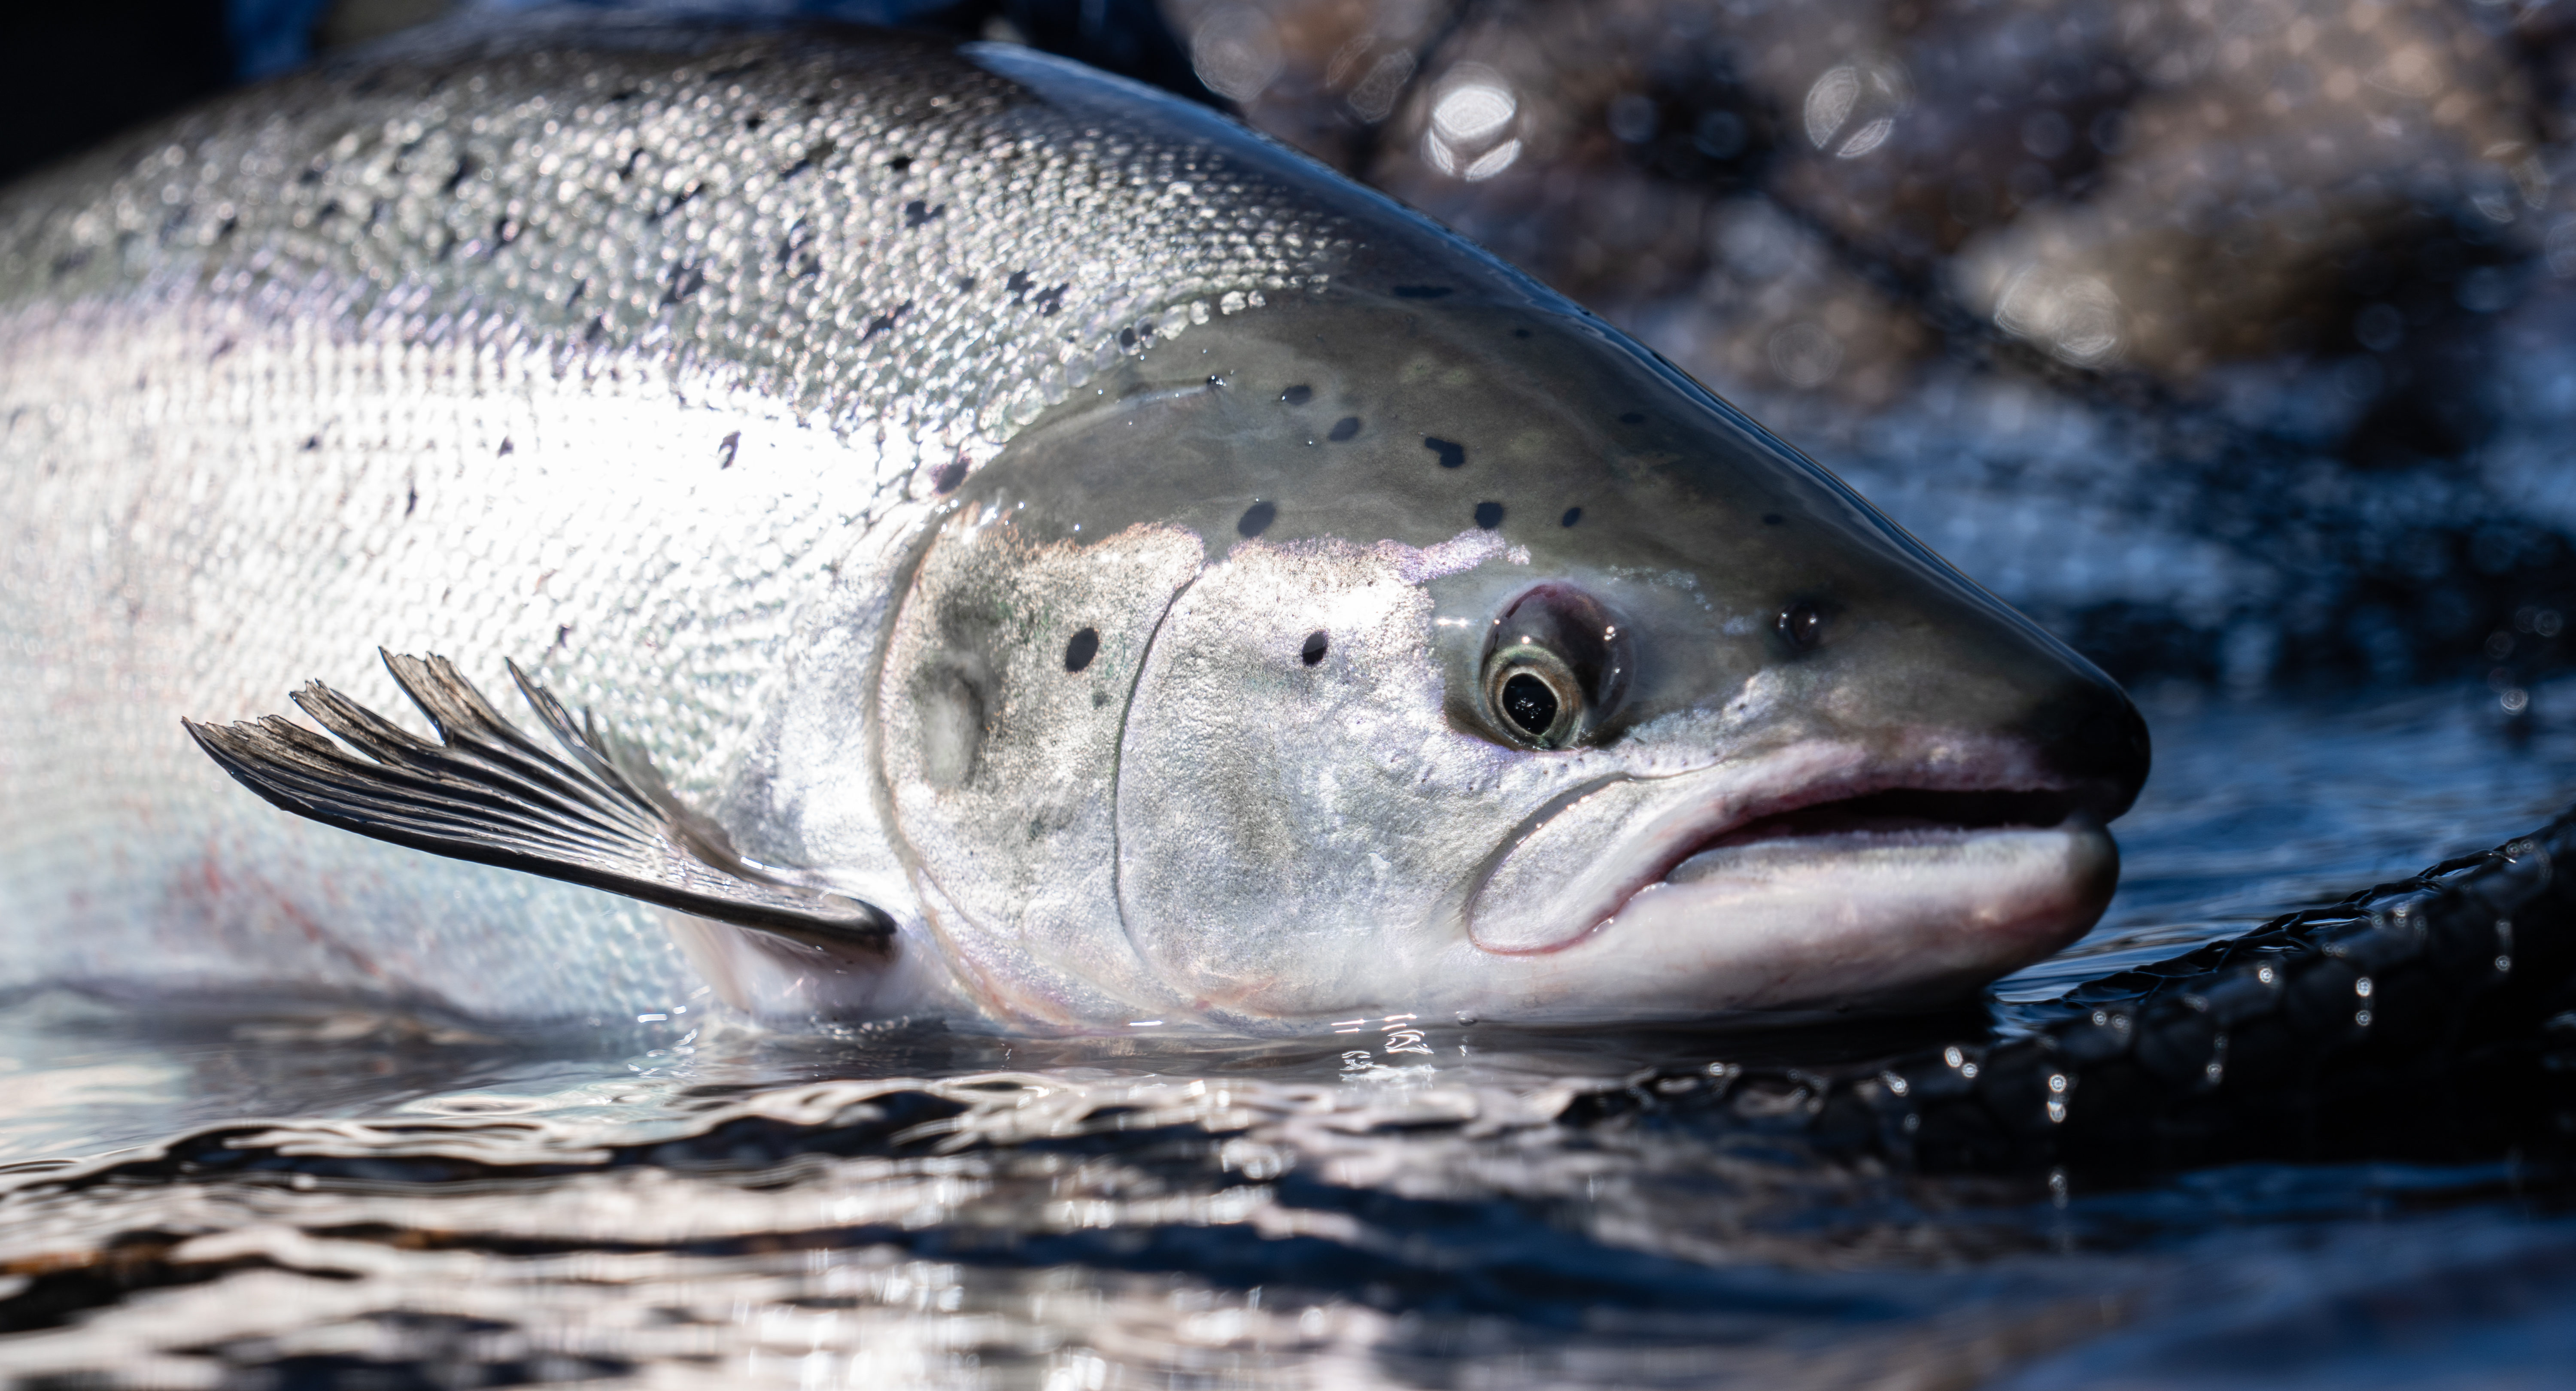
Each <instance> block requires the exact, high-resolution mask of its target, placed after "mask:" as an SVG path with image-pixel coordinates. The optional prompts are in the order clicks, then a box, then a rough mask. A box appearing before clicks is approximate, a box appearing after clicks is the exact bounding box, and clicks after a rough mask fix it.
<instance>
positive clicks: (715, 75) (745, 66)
mask: <svg viewBox="0 0 2576 1391" xmlns="http://www.w3.org/2000/svg"><path fill="white" fill-rule="evenodd" d="M759 66H760V60H759V59H758V58H745V59H744V60H742V61H741V62H739V63H736V64H734V65H733V66H732V67H729V68H710V69H708V71H707V80H708V81H709V82H722V81H724V80H725V79H726V78H728V77H740V76H742V75H743V74H744V73H747V72H749V71H751V70H752V69H754V68H756V67H759Z"/></svg>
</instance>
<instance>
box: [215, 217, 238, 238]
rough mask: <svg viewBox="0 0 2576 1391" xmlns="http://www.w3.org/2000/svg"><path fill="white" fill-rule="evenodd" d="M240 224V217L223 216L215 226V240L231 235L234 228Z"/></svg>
mask: <svg viewBox="0 0 2576 1391" xmlns="http://www.w3.org/2000/svg"><path fill="white" fill-rule="evenodd" d="M240 226H241V219H240V218H238V217H227V218H225V219H224V220H223V222H222V223H221V224H220V225H218V226H217V227H216V228H215V240H217V241H222V240H223V239H225V238H226V237H229V236H231V235H232V234H233V232H234V230H235V229H236V228H238V227H240Z"/></svg>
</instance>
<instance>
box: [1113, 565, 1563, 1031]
mask: <svg viewBox="0 0 2576 1391" xmlns="http://www.w3.org/2000/svg"><path fill="white" fill-rule="evenodd" d="M1396 549H1400V548H1396ZM1401 565H1402V562H1401V561H1400V560H1399V559H1397V558H1396V557H1395V556H1394V555H1392V554H1391V553H1390V550H1389V549H1385V548H1377V547H1370V548H1362V547H1359V546H1356V545H1352V544H1349V543H1346V542H1339V541H1316V540H1308V541H1300V542H1296V543H1293V544H1272V543H1268V542H1261V541H1252V542H1246V543H1244V544H1241V545H1237V546H1236V547H1234V549H1233V550H1232V551H1231V552H1229V553H1228V555H1227V557H1226V559H1224V560H1223V561H1221V562H1219V563H1217V564H1215V565H1212V566H1210V567H1208V570H1207V572H1206V574H1205V575H1203V576H1202V577H1201V578H1200V579H1199V581H1198V582H1197V583H1196V584H1194V585H1192V586H1191V587H1190V588H1189V590H1188V591H1187V592H1186V593H1184V594H1183V595H1182V596H1181V597H1180V598H1179V599H1178V600H1177V601H1176V602H1174V604H1173V605H1172V610H1171V613H1170V615H1169V616H1168V617H1167V618H1166V619H1165V620H1164V622H1163V626H1162V630H1161V631H1160V632H1159V633H1158V634H1157V635H1156V636H1155V638H1154V644H1153V649H1152V651H1151V652H1150V653H1149V654H1148V655H1147V657H1146V664H1145V670H1144V673H1143V675H1142V676H1141V677H1140V678H1139V679H1138V681H1137V687H1136V698H1135V704H1134V706H1133V708H1132V710H1131V711H1130V713H1129V716H1128V720H1127V729H1126V734H1125V737H1124V741H1123V743H1122V745H1121V752H1120V758H1119V762H1120V769H1119V779H1118V830H1119V834H1118V866H1119V875H1118V894H1119V906H1120V910H1121V913H1122V915H1123V916H1124V918H1125V920H1126V924H1127V931H1128V933H1129V935H1130V938H1131V940H1132V941H1133V942H1134V943H1135V947H1136V950H1137V951H1138V952H1139V953H1141V954H1142V956H1143V957H1144V958H1145V960H1146V961H1147V962H1149V963H1150V964H1151V965H1152V967H1153V968H1154V969H1155V970H1156V971H1157V972H1158V973H1159V974H1160V975H1161V976H1162V978H1163V979H1165V980H1166V981H1168V982H1169V983H1170V985H1171V987H1172V988H1173V989H1175V990H1178V991H1180V992H1183V993H1184V994H1185V995H1186V996H1187V997H1189V998H1190V1000H1191V1001H1192V1002H1193V1003H1194V1004H1197V1005H1199V1006H1200V1007H1202V1008H1205V1009H1207V1010H1209V1011H1210V1012H1211V1013H1213V1014H1215V1015H1217V1016H1219V1017H1224V1016H1227V1015H1235V1016H1244V1017H1256V1018H1272V1019H1279V1018H1296V1017H1301V1016H1313V1015H1317V1014H1329V1013H1330V1012H1333V1011H1339V1010H1343V1009H1345V1008H1359V1007H1362V1006H1366V1005H1374V1004H1379V1003H1384V1004H1387V1005H1388V1007H1389V1008H1401V1007H1403V1002H1404V1001H1407V1000H1418V999H1419V998H1421V997H1422V992H1423V991H1424V990H1426V989H1429V988H1433V987H1435V986H1436V985H1437V984H1438V983H1437V982H1432V981H1427V980H1425V979H1423V978H1421V977H1419V976H1418V975H1417V974H1416V971H1417V966H1416V964H1415V963H1419V962H1423V961H1427V960H1430V959H1431V958H1432V955H1433V953H1434V952H1436V950H1437V946H1438V943H1439V942H1442V941H1445V940H1447V938H1445V937H1443V936H1442V935H1441V934H1442V930H1443V929H1442V927H1441V924H1442V923H1443V922H1444V921H1445V920H1444V919H1442V918H1441V916H1440V911H1439V910H1440V905H1441V903H1442V900H1443V896H1444V895H1445V894H1446V893H1447V892H1448V891H1449V890H1450V888H1451V886H1452V885H1454V884H1456V883H1458V882H1460V881H1461V880H1462V878H1463V877H1464V876H1465V875H1466V874H1467V873H1468V872H1469V871H1470V870H1471V869H1472V868H1473V866H1475V865H1476V864H1478V863H1480V862H1481V860H1482V858H1483V857H1484V856H1485V855H1486V854H1488V853H1489V852H1490V849H1491V847H1492V846H1493V845H1495V844H1497V843H1499V841H1500V840H1501V839H1502V838H1503V837H1504V836H1506V835H1508V834H1509V831H1510V826H1511V824H1512V822H1511V817H1510V816H1509V815H1506V814H1504V813H1503V812H1502V811H1501V810H1499V809H1498V808H1500V806H1501V802H1500V801H1499V800H1498V799H1497V798H1495V797H1494V796H1493V795H1492V792H1491V788H1492V782H1493V777H1494V772H1495V768H1496V766H1497V765H1498V764H1499V763H1501V762H1502V761H1504V760H1507V759H1509V758H1511V757H1513V755H1511V754H1509V753H1508V752H1507V751H1505V750H1502V749H1499V748H1497V747H1495V746H1494V745H1492V744H1490V743H1487V742H1484V741H1480V740H1475V739H1471V738H1469V737H1467V736H1463V735H1460V734H1457V733H1456V732H1454V731H1453V730H1451V729H1450V728H1449V725H1448V721H1447V718H1446V716H1445V714H1444V711H1443V694H1442V693H1443V686H1444V684H1445V683H1444V682H1443V681H1442V679H1441V673H1440V670H1439V668H1438V666H1437V665H1436V664H1435V662H1434V660H1433V658H1432V655H1431V648H1432V642H1431V634H1432V628H1431V617H1432V608H1431V601H1430V599H1429V597H1428V596H1427V595H1426V594H1425V593H1424V592H1423V590H1422V588H1421V586H1420V585H1419V584H1418V583H1414V582H1411V581H1409V580H1407V579H1406V578H1405V577H1404V575H1403V574H1402V571H1401ZM1319 631H1321V632H1324V633H1326V634H1328V635H1329V636H1328V640H1327V641H1326V643H1325V644H1323V646H1322V649H1321V650H1320V651H1319V652H1317V655H1316V660H1315V661H1314V663H1313V664H1311V665H1309V664H1308V662H1307V661H1306V653H1307V651H1308V643H1309V640H1310V639H1311V638H1312V636H1313V635H1314V634H1315V633H1317V632H1319ZM1451 935H1453V936H1454V934H1451Z"/></svg>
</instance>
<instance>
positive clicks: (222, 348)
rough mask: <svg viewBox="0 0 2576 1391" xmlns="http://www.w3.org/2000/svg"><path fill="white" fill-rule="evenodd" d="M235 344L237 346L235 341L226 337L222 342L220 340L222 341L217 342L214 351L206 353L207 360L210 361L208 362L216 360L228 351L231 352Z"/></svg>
mask: <svg viewBox="0 0 2576 1391" xmlns="http://www.w3.org/2000/svg"><path fill="white" fill-rule="evenodd" d="M234 346H235V345H234V343H233V340H231V339H229V338H227V339H225V340H224V341H222V342H220V343H217V344H216V345H215V350H214V351H213V352H210V353H208V354H206V361H208V362H213V361H215V360H216V359H217V358H220V357H222V356H223V355H224V354H226V353H228V352H231V351H232V350H233V348H234Z"/></svg>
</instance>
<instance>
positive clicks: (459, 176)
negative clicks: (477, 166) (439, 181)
mask: <svg viewBox="0 0 2576 1391" xmlns="http://www.w3.org/2000/svg"><path fill="white" fill-rule="evenodd" d="M473 177H474V161H473V159H472V158H471V157H470V156H462V155H460V156H458V157H457V160H456V172H455V173H453V174H450V175H448V176H447V186H446V187H445V188H442V189H440V190H439V192H441V193H447V194H453V193H455V192H456V190H458V189H460V188H463V187H464V186H465V181H466V180H467V179H470V178H473Z"/></svg>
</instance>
